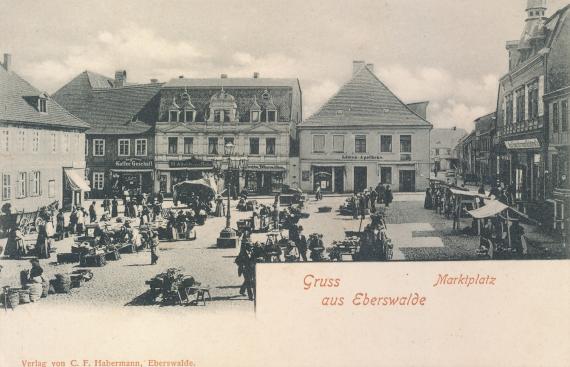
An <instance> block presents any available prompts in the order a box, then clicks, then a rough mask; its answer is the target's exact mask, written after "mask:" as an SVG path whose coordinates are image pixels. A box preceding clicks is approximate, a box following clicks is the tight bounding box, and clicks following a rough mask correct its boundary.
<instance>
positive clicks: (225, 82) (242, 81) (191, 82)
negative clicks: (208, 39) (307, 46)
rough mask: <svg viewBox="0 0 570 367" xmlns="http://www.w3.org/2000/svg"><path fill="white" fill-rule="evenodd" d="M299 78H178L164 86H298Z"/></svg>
mask: <svg viewBox="0 0 570 367" xmlns="http://www.w3.org/2000/svg"><path fill="white" fill-rule="evenodd" d="M298 83H299V81H298V80H297V79H285V78H283V79H281V78H176V79H171V80H170V81H169V82H168V83H166V84H165V85H164V88H184V87H188V88H197V87H205V88H216V87H219V88H222V87H296V86H297V85H298Z"/></svg>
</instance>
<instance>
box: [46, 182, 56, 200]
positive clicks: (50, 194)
mask: <svg viewBox="0 0 570 367" xmlns="http://www.w3.org/2000/svg"><path fill="white" fill-rule="evenodd" d="M48 197H50V198H54V197H55V180H49V181H48Z"/></svg>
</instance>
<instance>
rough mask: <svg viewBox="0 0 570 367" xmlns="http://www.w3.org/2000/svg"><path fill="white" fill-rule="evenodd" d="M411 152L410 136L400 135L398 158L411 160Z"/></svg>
mask: <svg viewBox="0 0 570 367" xmlns="http://www.w3.org/2000/svg"><path fill="white" fill-rule="evenodd" d="M411 153H412V136H411V135H400V160H401V161H411V160H412V154H411Z"/></svg>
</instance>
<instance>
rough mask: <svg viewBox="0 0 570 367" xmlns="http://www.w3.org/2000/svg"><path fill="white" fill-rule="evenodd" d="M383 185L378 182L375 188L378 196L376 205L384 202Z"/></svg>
mask: <svg viewBox="0 0 570 367" xmlns="http://www.w3.org/2000/svg"><path fill="white" fill-rule="evenodd" d="M385 191H386V190H385V188H384V184H383V183H382V182H380V183H379V184H378V186H376V193H377V194H378V204H382V203H383V202H384V192H385Z"/></svg>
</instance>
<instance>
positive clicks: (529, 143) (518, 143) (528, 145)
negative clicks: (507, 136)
mask: <svg viewBox="0 0 570 367" xmlns="http://www.w3.org/2000/svg"><path fill="white" fill-rule="evenodd" d="M505 146H506V147H507V149H539V148H540V142H539V141H538V139H537V138H532V139H522V140H507V141H505Z"/></svg>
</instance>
